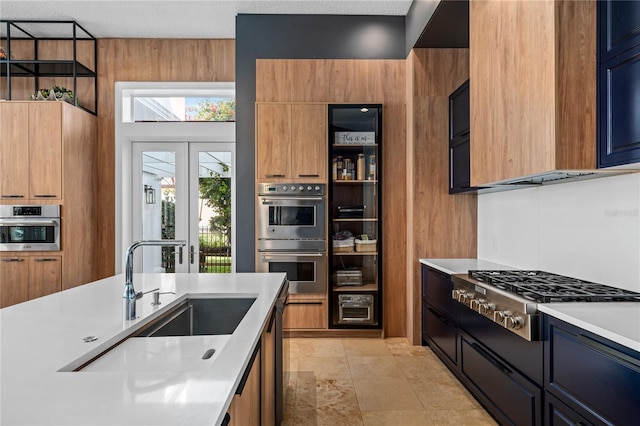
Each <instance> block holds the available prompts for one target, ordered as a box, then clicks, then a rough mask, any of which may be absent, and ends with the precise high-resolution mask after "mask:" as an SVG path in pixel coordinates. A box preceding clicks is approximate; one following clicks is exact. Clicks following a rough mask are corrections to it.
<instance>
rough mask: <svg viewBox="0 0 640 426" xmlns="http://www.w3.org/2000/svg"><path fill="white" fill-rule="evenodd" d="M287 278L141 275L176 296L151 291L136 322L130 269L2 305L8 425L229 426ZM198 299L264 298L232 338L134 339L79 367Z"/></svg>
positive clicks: (137, 279)
mask: <svg viewBox="0 0 640 426" xmlns="http://www.w3.org/2000/svg"><path fill="white" fill-rule="evenodd" d="M284 282H285V274H260V273H246V274H135V275H134V285H135V289H136V291H143V292H145V291H150V290H153V289H155V288H157V287H159V288H160V291H161V292H175V294H162V295H161V296H160V301H161V305H159V306H153V305H151V301H152V297H151V294H147V295H145V296H144V297H143V298H142V299H140V300H138V302H137V314H138V318H137V319H135V320H132V321H124V320H123V319H122V294H123V290H124V276H123V275H118V276H115V277H111V278H107V279H104V280H100V281H96V282H94V283H90V284H87V285H84V286H80V287H76V288H74V289H70V290H66V291H63V292H60V293H56V294H52V295H50V296H46V297H42V298H39V299H35V300H32V301H29V302H25V303H21V304H18V305H14V306H11V307H8V308H4V309H1V310H0V328H1V334H0V364H1V369H0V424H2V425H4V426H8V425H217V424H220V423H221V421H222V420H223V418H224V415H225V413H226V411H227V409H228V406H229V404H230V403H231V400H232V398H233V395H234V392H235V390H236V388H237V386H238V384H239V382H240V380H241V378H242V374H243V372H244V370H245V368H246V367H247V366H248V364H249V361H250V358H251V355H252V353H253V350H254V348H255V346H256V344H257V343H258V341H259V339H260V335H261V332H262V329H263V328H264V326H265V325H266V324H267V321H268V320H269V319H270V316H271V313H272V309H273V306H274V303H275V300H276V298H277V296H278V294H279V292H280V289H281V288H282V286H283V285H284ZM194 297H200V298H202V297H223V298H224V297H227V298H228V297H251V298H253V297H255V298H256V300H255V302H254V303H253V305H252V306H251V308H250V309H249V310H248V311H247V313H246V315H245V316H244V318H243V319H242V321H241V322H240V323H239V325H238V327H237V328H236V330H235V332H234V333H233V334H231V335H224V336H193V337H175V338H162V337H149V338H132V339H131V340H134V341H131V342H129V341H125V343H123V344H122V345H120V346H119V347H117V348H116V349H117V352H115V351H116V349H114V353H113V354H111V355H110V356H109V357H106V356H105V357H104V358H100V360H101V361H100V362H96V363H94V364H90V366H89V367H87V368H85V369H84V370H83V371H78V372H73V369H74V368H77V367H79V366H81V365H82V364H84V363H86V362H87V361H89V360H91V359H92V358H94V357H96V356H97V355H99V354H100V353H101V352H103V351H104V350H105V349H107V348H110V347H111V346H113V345H114V344H115V343H117V342H120V341H121V340H123V339H124V338H125V337H127V336H128V335H130V334H131V333H132V332H133V331H135V330H137V329H139V328H141V327H142V326H144V325H146V324H148V323H149V322H150V321H151V320H153V319H154V318H156V317H158V316H160V315H162V313H164V312H166V311H167V310H169V309H170V308H172V307H174V306H175V305H177V304H179V303H180V302H181V301H182V300H184V299H187V298H194ZM87 336H96V337H97V340H95V341H94V342H90V343H84V342H83V338H84V337H87ZM212 347H213V348H216V352H215V354H214V356H213V357H211V358H210V359H209V360H206V361H204V360H202V359H201V354H202V353H203V352H204V351H205V350H206V349H207V348H212ZM167 348H169V349H167ZM176 348H178V350H176ZM167 350H170V351H169V352H165V351H167ZM158 352H160V353H161V354H162V355H163V356H161V357H157V356H156V355H157V354H158ZM194 357H197V360H196V359H195V358H194ZM185 365H189V368H185Z"/></svg>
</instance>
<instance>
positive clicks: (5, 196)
mask: <svg viewBox="0 0 640 426" xmlns="http://www.w3.org/2000/svg"><path fill="white" fill-rule="evenodd" d="M1 197H2V198H24V195H5V194H2V195H1Z"/></svg>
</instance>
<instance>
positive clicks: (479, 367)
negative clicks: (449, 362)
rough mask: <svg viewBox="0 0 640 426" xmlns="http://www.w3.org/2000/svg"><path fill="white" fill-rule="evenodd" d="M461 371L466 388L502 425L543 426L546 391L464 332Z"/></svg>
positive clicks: (461, 345) (461, 344)
mask: <svg viewBox="0 0 640 426" xmlns="http://www.w3.org/2000/svg"><path fill="white" fill-rule="evenodd" d="M460 371H461V373H462V375H463V377H464V379H465V382H466V385H467V386H468V387H469V388H470V389H471V391H472V392H473V393H474V394H475V395H476V396H477V397H478V398H479V399H480V401H481V402H482V403H483V405H485V406H486V407H487V409H488V410H489V412H490V413H491V414H492V415H493V416H494V417H495V418H496V419H497V420H498V421H499V422H500V423H501V424H505V425H541V424H542V390H541V389H540V388H539V387H537V386H535V385H534V384H533V383H531V382H530V381H529V380H528V379H527V378H526V377H524V376H522V375H521V374H519V373H518V372H517V371H515V370H514V369H513V368H512V367H511V366H510V365H509V364H507V363H505V362H503V361H502V360H501V359H500V358H498V357H497V356H495V355H494V354H492V353H491V352H489V351H488V350H487V349H486V348H485V347H484V346H483V345H481V344H480V343H478V342H477V341H476V340H475V339H473V338H472V337H470V336H469V335H467V334H466V333H464V332H463V333H461V339H460Z"/></svg>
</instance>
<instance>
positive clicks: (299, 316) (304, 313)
mask: <svg viewBox="0 0 640 426" xmlns="http://www.w3.org/2000/svg"><path fill="white" fill-rule="evenodd" d="M327 317H328V307H327V299H326V297H325V298H318V297H316V298H310V297H308V296H297V295H294V294H292V295H290V296H289V300H288V302H287V307H286V309H285V310H284V317H283V319H282V321H283V328H285V329H287V330H293V329H326V328H327V327H328V321H327Z"/></svg>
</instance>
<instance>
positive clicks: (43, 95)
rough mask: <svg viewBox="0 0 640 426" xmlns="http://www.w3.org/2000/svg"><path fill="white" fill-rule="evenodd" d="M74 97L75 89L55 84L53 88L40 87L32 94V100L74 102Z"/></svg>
mask: <svg viewBox="0 0 640 426" xmlns="http://www.w3.org/2000/svg"><path fill="white" fill-rule="evenodd" d="M73 98H74V96H73V91H71V90H69V89H67V88H65V87H60V86H53V87H52V88H51V89H40V90H38V91H37V92H36V93H34V94H33V95H31V100H34V101H65V102H68V103H73Z"/></svg>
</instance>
